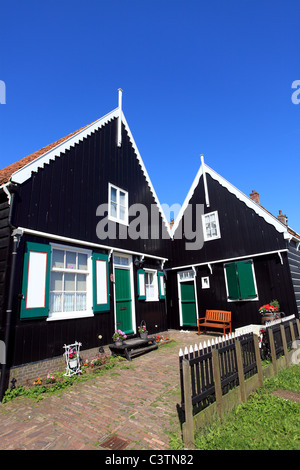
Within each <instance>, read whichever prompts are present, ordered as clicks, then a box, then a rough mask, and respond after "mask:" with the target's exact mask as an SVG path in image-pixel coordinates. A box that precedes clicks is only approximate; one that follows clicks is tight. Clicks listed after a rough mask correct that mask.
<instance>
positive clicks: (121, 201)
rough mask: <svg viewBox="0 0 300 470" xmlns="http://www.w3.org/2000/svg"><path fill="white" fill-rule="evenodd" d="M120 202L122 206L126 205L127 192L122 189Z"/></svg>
mask: <svg viewBox="0 0 300 470" xmlns="http://www.w3.org/2000/svg"><path fill="white" fill-rule="evenodd" d="M120 204H121V206H125V205H126V194H125V193H123V191H120Z"/></svg>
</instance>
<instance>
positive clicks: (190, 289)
mask: <svg viewBox="0 0 300 470" xmlns="http://www.w3.org/2000/svg"><path fill="white" fill-rule="evenodd" d="M180 292H181V312H182V325H183V326H184V325H189V326H197V314H196V299H195V286H194V281H186V282H181V283H180Z"/></svg>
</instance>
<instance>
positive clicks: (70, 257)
mask: <svg viewBox="0 0 300 470" xmlns="http://www.w3.org/2000/svg"><path fill="white" fill-rule="evenodd" d="M66 268H67V269H76V253H75V252H74V251H67V252H66Z"/></svg>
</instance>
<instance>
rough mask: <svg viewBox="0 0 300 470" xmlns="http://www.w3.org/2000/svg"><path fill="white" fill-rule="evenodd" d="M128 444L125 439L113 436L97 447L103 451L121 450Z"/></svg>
mask: <svg viewBox="0 0 300 470" xmlns="http://www.w3.org/2000/svg"><path fill="white" fill-rule="evenodd" d="M128 444H129V441H126V440H125V439H121V438H120V437H119V436H117V435H116V434H113V435H112V436H110V437H109V438H108V439H106V440H105V441H104V442H101V444H98V447H102V448H104V449H109V450H123V449H125V448H126V447H127V446H128Z"/></svg>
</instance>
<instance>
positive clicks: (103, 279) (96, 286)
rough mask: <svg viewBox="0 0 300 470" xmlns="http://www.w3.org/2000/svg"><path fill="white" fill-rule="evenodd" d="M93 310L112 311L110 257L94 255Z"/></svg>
mask: <svg viewBox="0 0 300 470" xmlns="http://www.w3.org/2000/svg"><path fill="white" fill-rule="evenodd" d="M93 310H94V312H96V313H97V312H104V311H107V310H110V297H109V267H108V255H106V254H101V253H93Z"/></svg>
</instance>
